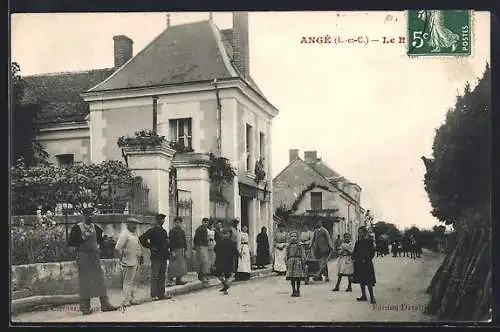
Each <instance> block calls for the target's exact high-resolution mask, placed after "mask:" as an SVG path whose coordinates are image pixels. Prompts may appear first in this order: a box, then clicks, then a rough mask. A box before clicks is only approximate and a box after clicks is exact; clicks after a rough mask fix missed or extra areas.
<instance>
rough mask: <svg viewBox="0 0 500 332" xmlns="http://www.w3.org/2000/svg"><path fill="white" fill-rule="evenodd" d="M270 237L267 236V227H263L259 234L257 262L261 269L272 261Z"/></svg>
mask: <svg viewBox="0 0 500 332" xmlns="http://www.w3.org/2000/svg"><path fill="white" fill-rule="evenodd" d="M270 258H271V256H270V251H269V237H268V236H267V228H265V227H262V229H261V230H260V233H259V235H257V257H256V259H255V263H256V265H257V267H258V268H259V269H263V268H264V267H265V266H266V265H267V264H269V261H270Z"/></svg>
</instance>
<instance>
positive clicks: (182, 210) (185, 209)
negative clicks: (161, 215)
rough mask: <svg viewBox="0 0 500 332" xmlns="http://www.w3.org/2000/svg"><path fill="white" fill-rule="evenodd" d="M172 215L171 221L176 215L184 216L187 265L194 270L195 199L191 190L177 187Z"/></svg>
mask: <svg viewBox="0 0 500 332" xmlns="http://www.w3.org/2000/svg"><path fill="white" fill-rule="evenodd" d="M170 215H171V219H170V220H171V221H173V220H174V218H175V216H179V217H181V218H182V223H183V224H184V232H185V233H186V242H187V253H186V256H187V267H188V270H189V271H193V270H194V265H193V263H194V262H193V257H192V256H193V201H192V199H191V192H190V191H187V190H182V189H177V200H176V207H175V209H172V210H171V213H170ZM170 224H171V226H170V227H173V222H171V223H170Z"/></svg>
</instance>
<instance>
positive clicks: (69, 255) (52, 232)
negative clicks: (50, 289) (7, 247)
mask: <svg viewBox="0 0 500 332" xmlns="http://www.w3.org/2000/svg"><path fill="white" fill-rule="evenodd" d="M10 234H11V241H12V242H11V243H12V244H11V265H21V264H33V263H51V262H64V261H72V260H75V259H76V250H75V249H74V248H70V247H69V246H68V243H67V241H66V229H65V226H64V225H56V226H53V227H49V226H41V227H34V226H14V225H12V226H11V230H10Z"/></svg>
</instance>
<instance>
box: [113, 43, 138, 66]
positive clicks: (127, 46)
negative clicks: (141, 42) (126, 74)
mask: <svg viewBox="0 0 500 332" xmlns="http://www.w3.org/2000/svg"><path fill="white" fill-rule="evenodd" d="M113 40H114V42H115V70H117V69H118V68H120V67H121V66H123V65H124V64H125V63H126V62H127V61H128V60H130V59H131V58H132V44H133V43H134V42H133V41H132V39H130V38H128V37H127V36H124V35H120V36H114V37H113Z"/></svg>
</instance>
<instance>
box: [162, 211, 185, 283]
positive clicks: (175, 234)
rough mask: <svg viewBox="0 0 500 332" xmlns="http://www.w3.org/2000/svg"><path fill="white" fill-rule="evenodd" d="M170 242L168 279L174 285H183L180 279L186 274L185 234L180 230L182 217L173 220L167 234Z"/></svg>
mask: <svg viewBox="0 0 500 332" xmlns="http://www.w3.org/2000/svg"><path fill="white" fill-rule="evenodd" d="M168 238H169V240H170V262H169V264H168V273H167V275H168V278H169V279H170V282H174V279H175V284H176V285H184V284H185V283H186V282H184V281H182V280H181V279H182V277H183V276H184V275H185V274H186V251H187V241H186V233H185V232H184V230H183V229H182V217H179V216H177V217H175V218H174V227H173V228H172V229H171V230H170V232H169V233H168Z"/></svg>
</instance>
